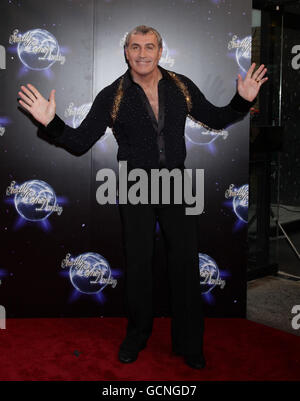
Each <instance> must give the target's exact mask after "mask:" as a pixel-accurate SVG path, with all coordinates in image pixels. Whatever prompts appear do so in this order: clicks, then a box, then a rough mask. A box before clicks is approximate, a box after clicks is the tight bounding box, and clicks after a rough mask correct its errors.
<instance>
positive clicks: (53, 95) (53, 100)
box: [49, 89, 55, 102]
mask: <svg viewBox="0 0 300 401" xmlns="http://www.w3.org/2000/svg"><path fill="white" fill-rule="evenodd" d="M49 100H50V102H55V89H52V91H51V92H50V97H49Z"/></svg>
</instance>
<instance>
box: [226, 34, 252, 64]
mask: <svg viewBox="0 0 300 401" xmlns="http://www.w3.org/2000/svg"><path fill="white" fill-rule="evenodd" d="M251 43H252V38H251V36H246V37H244V38H243V39H239V38H238V36H237V35H233V36H232V39H231V40H230V41H229V43H228V50H231V51H233V52H234V55H235V59H236V62H237V64H238V66H239V67H240V69H241V70H242V71H243V72H247V70H248V66H249V62H250V61H251Z"/></svg>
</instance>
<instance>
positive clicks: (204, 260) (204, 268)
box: [198, 253, 225, 294]
mask: <svg viewBox="0 0 300 401" xmlns="http://www.w3.org/2000/svg"><path fill="white" fill-rule="evenodd" d="M198 257H199V272H200V285H201V293H202V294H208V293H209V292H211V291H212V290H213V289H214V288H215V287H216V286H220V288H221V289H223V288H224V286H225V280H222V279H221V277H220V271H219V268H218V265H217V263H216V262H215V260H214V259H213V258H212V257H211V256H208V255H206V254H204V253H199V254H198Z"/></svg>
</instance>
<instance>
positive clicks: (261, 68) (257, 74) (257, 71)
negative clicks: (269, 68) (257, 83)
mask: <svg viewBox="0 0 300 401" xmlns="http://www.w3.org/2000/svg"><path fill="white" fill-rule="evenodd" d="M263 69H264V64H262V65H261V66H260V67H259V68H258V69H257V70H256V71H255V73H254V74H253V76H252V78H253V79H255V80H256V79H257V77H258V76H259V74H260V73H261V72H262V71H263Z"/></svg>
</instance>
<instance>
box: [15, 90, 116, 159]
mask: <svg viewBox="0 0 300 401" xmlns="http://www.w3.org/2000/svg"><path fill="white" fill-rule="evenodd" d="M27 87H28V88H26V87H25V86H21V89H22V92H19V95H20V97H21V98H22V100H20V101H19V102H20V104H21V105H22V106H23V107H24V108H25V109H26V110H27V111H28V112H29V113H30V114H31V115H32V116H33V117H34V118H35V119H36V120H37V121H38V122H39V123H40V124H41V125H42V128H43V130H44V131H45V132H46V134H47V135H48V136H49V137H50V138H51V139H52V140H53V141H54V142H55V143H56V144H58V145H61V146H64V147H65V148H66V149H67V150H70V151H72V152H73V153H75V154H78V155H81V154H83V153H85V152H86V151H87V150H89V149H90V148H91V147H92V146H93V144H94V143H95V142H96V141H97V140H98V139H99V138H100V137H101V136H102V135H103V134H104V133H105V130H106V128H107V126H111V117H110V107H109V99H108V98H109V97H110V96H109V95H110V91H109V87H107V88H105V89H103V90H102V91H101V92H99V93H98V95H97V96H96V98H95V100H94V102H93V104H92V107H91V109H90V111H89V112H88V114H87V116H86V117H85V119H84V120H83V121H82V123H81V124H80V126H79V127H77V128H72V127H69V126H68V125H67V124H65V123H64V121H63V120H62V119H61V118H60V117H59V116H58V115H57V114H55V110H56V105H55V90H52V91H51V93H50V98H49V100H46V99H45V98H44V97H43V96H42V95H41V94H40V93H39V91H38V90H37V89H36V88H35V87H34V86H33V85H30V84H28V85H27Z"/></svg>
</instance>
